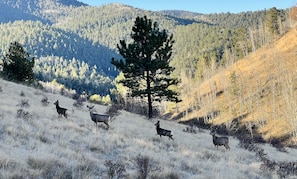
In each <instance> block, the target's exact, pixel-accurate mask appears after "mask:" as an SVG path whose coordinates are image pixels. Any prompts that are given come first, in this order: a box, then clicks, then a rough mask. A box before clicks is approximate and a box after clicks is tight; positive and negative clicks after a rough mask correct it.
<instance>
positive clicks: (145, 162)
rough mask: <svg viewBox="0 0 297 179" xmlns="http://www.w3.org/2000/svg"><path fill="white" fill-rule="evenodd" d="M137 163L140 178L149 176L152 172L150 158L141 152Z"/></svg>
mask: <svg viewBox="0 0 297 179" xmlns="http://www.w3.org/2000/svg"><path fill="white" fill-rule="evenodd" d="M136 164H137V169H138V177H137V178H138V179H143V178H147V177H148V174H149V172H150V159H149V158H148V157H145V156H141V155H140V154H139V155H138V156H137V158H136Z"/></svg>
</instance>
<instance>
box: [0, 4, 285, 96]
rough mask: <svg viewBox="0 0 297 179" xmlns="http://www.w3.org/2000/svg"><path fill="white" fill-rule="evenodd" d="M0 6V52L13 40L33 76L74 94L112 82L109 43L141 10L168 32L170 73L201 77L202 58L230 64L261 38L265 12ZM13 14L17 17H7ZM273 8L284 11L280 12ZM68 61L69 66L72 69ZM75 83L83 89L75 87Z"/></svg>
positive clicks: (105, 89) (114, 52)
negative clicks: (27, 57) (31, 64)
mask: <svg viewBox="0 0 297 179" xmlns="http://www.w3.org/2000/svg"><path fill="white" fill-rule="evenodd" d="M0 7H1V8H7V9H12V11H1V13H3V14H2V15H3V16H1V17H5V18H2V19H1V18H0V20H1V22H2V23H1V24H0V34H1V37H0V51H1V55H2V56H3V55H4V54H5V53H6V51H7V50H8V47H9V44H10V43H11V42H13V41H18V42H20V43H21V44H22V45H23V46H24V47H25V49H27V51H28V52H29V53H30V54H31V55H32V56H35V57H36V68H35V72H36V75H37V77H38V78H39V79H40V80H42V81H52V80H54V79H56V80H57V81H58V82H59V83H62V84H65V85H66V87H67V88H72V89H75V90H77V92H78V93H81V92H83V91H85V92H88V93H90V94H94V93H97V94H101V95H106V94H109V93H110V88H112V86H113V84H109V85H108V83H109V82H110V81H112V80H113V79H114V78H115V77H116V75H117V73H118V72H117V71H116V69H115V68H114V67H113V66H112V65H111V64H110V60H111V58H112V57H115V58H120V57H119V55H118V54H117V50H116V44H117V43H119V41H120V40H121V39H128V40H129V38H130V37H129V34H130V33H131V28H132V25H133V23H134V20H135V18H136V17H137V16H144V15H146V16H147V17H148V18H151V19H152V20H153V21H156V22H157V23H158V24H159V25H160V29H166V30H168V33H172V34H173V36H174V39H175V44H174V47H173V59H172V65H173V66H174V67H175V68H176V71H175V75H177V76H179V75H180V73H181V72H186V73H187V75H189V76H192V77H195V76H196V77H199V78H201V77H203V75H202V72H201V70H200V69H201V68H200V67H201V65H202V64H201V63H200V62H201V61H203V60H206V61H210V60H211V59H213V58H215V60H216V61H217V62H218V63H220V64H225V63H229V62H227V61H228V60H230V58H229V57H230V56H232V61H236V60H237V59H239V58H242V57H243V56H245V55H247V54H248V53H249V52H251V51H254V50H255V49H256V48H258V47H260V46H261V45H263V44H264V41H265V40H266V39H264V37H263V36H261V38H258V36H257V35H258V34H259V33H258V32H259V29H260V30H263V29H261V27H263V24H264V22H265V18H266V11H264V10H263V11H257V12H243V13H240V14H230V13H221V14H198V13H191V12H183V13H181V12H180V11H161V12H153V11H147V10H144V9H138V8H134V7H131V6H127V5H123V4H108V5H104V6H101V7H91V6H87V5H85V4H83V3H80V2H78V1H75V0H59V1H58V0H50V1H45V0H41V1H37V0H25V1H24V0H22V1H21V0H14V1H11V0H1V1H0ZM12 13H13V14H18V15H20V16H16V15H15V16H14V15H12V16H10V15H11V14H12ZM279 13H280V14H285V11H280V12H279ZM8 17H11V19H8ZM19 17H22V18H23V19H20V18H19ZM251 32H253V33H254V34H253V35H251ZM251 37H253V39H251ZM257 40H258V41H257ZM266 41H267V40H266ZM53 59H59V61H60V62H59V63H56V62H57V60H53ZM76 62H77V64H76V65H74V64H75V63H76ZM70 63H71V64H73V65H71V67H72V69H71V70H70V69H69V66H68V65H69V64H70ZM81 63H85V64H87V65H88V68H85V69H89V70H87V71H86V72H85V73H83V71H82V70H81V69H80V67H81ZM94 71H96V74H95V75H94ZM90 74H93V77H94V76H98V78H97V79H98V80H96V81H97V82H96V84H97V86H98V85H99V86H104V87H103V88H101V89H102V90H99V91H98V88H92V86H93V84H92V83H91V82H90V81H93V80H90V79H91V78H90V76H89V75H90ZM101 79H106V80H104V81H102V80H101ZM81 84H84V85H83V86H85V87H87V88H82V87H79V86H82V85H81Z"/></svg>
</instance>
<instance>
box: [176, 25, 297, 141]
mask: <svg viewBox="0 0 297 179" xmlns="http://www.w3.org/2000/svg"><path fill="white" fill-rule="evenodd" d="M296 39H297V30H296V28H293V29H291V30H290V31H289V32H288V33H286V34H285V35H283V36H282V37H281V38H280V39H279V40H277V41H276V42H275V43H271V44H268V45H266V46H264V47H262V48H261V49H259V50H257V51H256V52H255V53H252V54H250V55H249V56H247V57H246V58H244V59H242V60H240V61H238V62H237V63H235V64H234V65H232V66H230V67H229V68H228V69H227V70H224V71H222V72H220V73H218V74H216V75H215V76H213V77H212V78H210V79H209V80H207V81H205V82H204V83H202V84H197V85H198V87H197V88H195V90H192V91H191V93H190V94H188V97H186V98H185V100H184V103H183V104H182V106H184V107H182V111H187V110H189V108H188V107H189V106H192V108H194V109H196V110H192V112H189V113H188V115H185V116H184V117H183V118H182V119H181V121H193V120H196V119H197V118H204V119H206V122H207V123H212V124H216V125H220V124H224V125H226V127H227V129H228V130H230V131H232V130H233V131H234V130H237V129H238V128H236V126H234V123H239V125H241V126H243V125H245V126H247V127H248V128H250V129H251V135H253V134H252V133H259V134H260V135H262V136H263V137H264V138H265V139H266V140H267V141H272V140H274V139H281V140H283V139H286V140H283V142H285V145H296V144H297V143H296V142H297V141H296V131H297V126H296V124H297V119H296V116H297V114H296V107H297V104H296V95H297V90H296V85H297V83H296V69H297V61H296V54H297V41H296ZM253 126H257V128H258V129H257V130H256V131H253V129H252V128H253Z"/></svg>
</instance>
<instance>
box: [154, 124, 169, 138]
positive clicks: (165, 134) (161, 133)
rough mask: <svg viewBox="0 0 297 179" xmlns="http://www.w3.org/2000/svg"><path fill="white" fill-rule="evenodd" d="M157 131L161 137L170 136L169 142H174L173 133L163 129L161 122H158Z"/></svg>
mask: <svg viewBox="0 0 297 179" xmlns="http://www.w3.org/2000/svg"><path fill="white" fill-rule="evenodd" d="M155 126H156V130H157V135H160V137H162V135H163V136H168V137H169V140H170V139H172V140H173V134H172V131H170V130H166V129H162V128H161V127H160V121H158V122H157V123H156V124H155Z"/></svg>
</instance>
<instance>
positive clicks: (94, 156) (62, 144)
mask: <svg viewBox="0 0 297 179" xmlns="http://www.w3.org/2000/svg"><path fill="white" fill-rule="evenodd" d="M0 89H1V90H0V99H1V100H0V126H1V127H0V131H1V132H0V140H1V142H0V151H1V152H0V177H1V178H112V177H111V176H112V175H113V177H114V178H116V177H117V176H121V177H120V178H137V177H138V176H141V174H143V175H142V176H144V175H145V172H146V171H147V173H148V174H147V175H148V176H149V178H189V179H190V178H193V179H194V178H195V179H196V178H272V177H277V176H279V172H278V171H277V170H276V169H275V170H271V171H270V170H268V169H267V167H266V168H265V166H266V165H265V163H263V159H262V160H261V157H260V158H259V155H257V154H256V153H255V151H248V150H245V149H243V148H241V147H239V141H238V140H236V139H234V138H232V137H230V138H229V139H230V147H231V150H230V151H226V150H225V149H224V148H223V147H219V149H215V148H214V146H213V144H212V137H211V135H210V134H209V131H207V130H199V131H197V133H196V134H195V133H188V132H183V131H184V129H185V128H186V126H184V125H181V124H177V123H175V122H170V121H164V120H161V119H154V120H152V121H150V120H147V119H146V118H145V117H142V116H139V115H135V114H131V113H128V112H125V111H120V114H119V115H118V116H117V117H115V118H114V119H113V120H112V121H111V128H110V129H109V130H106V129H105V128H104V126H100V127H98V128H97V129H96V127H95V126H94V124H93V122H92V121H91V119H90V116H89V112H88V110H87V108H86V105H88V103H84V106H83V107H81V108H77V107H74V106H73V104H74V103H75V101H74V100H72V99H69V98H65V97H63V96H60V95H57V94H51V93H45V92H43V91H40V90H37V89H34V88H30V87H27V86H23V85H19V84H15V83H12V82H7V81H4V80H2V79H0ZM45 97H46V98H47V99H48V102H49V103H48V105H42V104H45V103H42V102H41V101H42V99H45ZM57 99H58V100H59V101H60V105H61V106H62V107H66V108H68V109H69V111H68V112H69V117H68V119H66V118H62V117H58V114H57V112H56V109H55V106H54V105H53V102H55V101H56V100H57ZM26 104H28V105H26ZM95 109H96V110H97V112H98V113H104V112H105V111H106V110H107V109H106V107H105V106H99V105H96V106H95ZM157 120H160V121H161V127H163V128H166V129H171V130H172V131H173V134H174V141H172V140H168V139H167V138H165V137H162V138H160V137H159V136H156V130H155V127H154V123H155V122H156V121H157ZM257 148H258V149H263V150H264V151H265V153H267V158H269V160H271V161H276V162H294V161H296V160H297V157H296V156H297V151H296V150H293V149H286V150H287V152H280V151H277V150H276V149H274V148H272V147H270V146H268V145H261V146H258V147H257ZM146 164H148V165H146ZM145 166H147V167H145ZM124 176H125V177H124Z"/></svg>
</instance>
